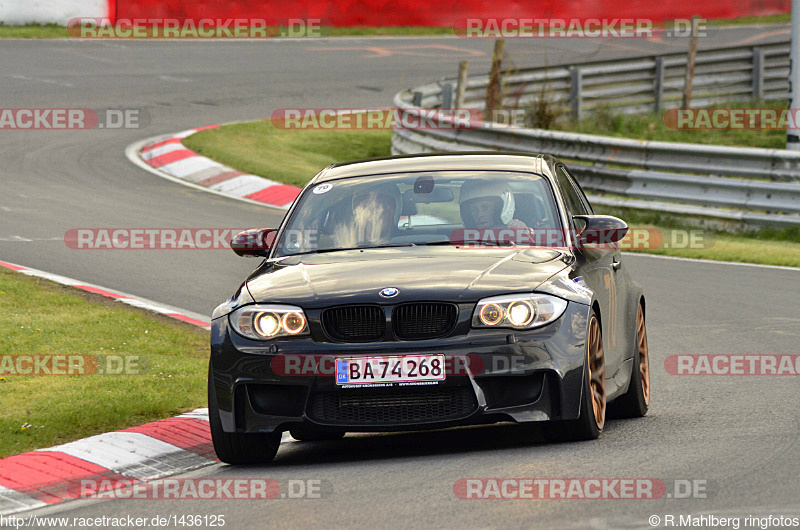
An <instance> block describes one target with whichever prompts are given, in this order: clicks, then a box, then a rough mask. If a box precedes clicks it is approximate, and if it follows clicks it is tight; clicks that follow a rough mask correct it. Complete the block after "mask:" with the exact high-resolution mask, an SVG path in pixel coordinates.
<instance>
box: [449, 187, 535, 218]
mask: <svg viewBox="0 0 800 530" xmlns="http://www.w3.org/2000/svg"><path fill="white" fill-rule="evenodd" d="M459 202H460V206H461V219H462V220H463V221H464V226H465V227H466V228H514V229H525V228H528V227H527V226H525V223H523V222H522V221H520V220H519V219H514V211H515V208H516V207H515V204H514V194H513V193H512V192H511V188H509V186H508V184H506V183H503V182H492V181H489V180H468V181H466V182H464V184H462V185H461V193H460V196H459Z"/></svg>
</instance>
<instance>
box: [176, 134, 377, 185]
mask: <svg viewBox="0 0 800 530" xmlns="http://www.w3.org/2000/svg"><path fill="white" fill-rule="evenodd" d="M391 138H392V131H391V130H341V129H337V130H310V129H294V130H290V129H280V128H277V127H275V126H274V125H273V123H272V121H271V120H264V121H254V122H248V123H238V124H234V125H226V126H223V127H217V128H214V129H207V130H205V131H201V132H199V133H197V134H193V135H192V136H190V137H189V138H187V139H186V140H184V144H185V145H186V146H187V147H188V148H189V149H191V150H193V151H195V152H197V153H200V154H201V155H203V156H207V157H208V158H213V159H214V160H216V161H217V162H220V163H222V164H225V165H227V166H230V167H233V168H235V169H238V170H239V171H244V172H245V173H252V174H254V175H262V176H264V177H267V178H269V179H272V180H277V181H279V182H284V183H286V184H292V185H294V186H298V187H303V186H305V184H306V182H308V181H309V180H310V179H311V177H313V176H314V175H316V174H317V172H318V171H319V170H321V169H322V168H324V167H325V166H327V165H329V164H335V163H337V162H346V161H348V160H357V159H360V158H370V157H375V156H386V155H388V154H389V146H390V142H391Z"/></svg>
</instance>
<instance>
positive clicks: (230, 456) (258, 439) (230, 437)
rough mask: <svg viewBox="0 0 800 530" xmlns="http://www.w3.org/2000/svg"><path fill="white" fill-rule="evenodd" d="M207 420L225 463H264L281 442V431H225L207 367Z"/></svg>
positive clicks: (219, 456) (275, 451)
mask: <svg viewBox="0 0 800 530" xmlns="http://www.w3.org/2000/svg"><path fill="white" fill-rule="evenodd" d="M208 421H209V423H210V425H211V440H212V441H213V442H214V451H216V453H217V458H219V459H220V460H221V461H222V462H225V463H226V464H238V465H244V464H265V463H268V462H272V460H273V459H274V458H275V455H276V454H277V453H278V446H280V444H281V433H280V432H272V433H241V432H225V431H224V430H222V421H221V420H220V419H219V407H218V406H217V395H216V391H215V390H214V384H213V383H212V378H211V366H209V368H208Z"/></svg>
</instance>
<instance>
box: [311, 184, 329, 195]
mask: <svg viewBox="0 0 800 530" xmlns="http://www.w3.org/2000/svg"><path fill="white" fill-rule="evenodd" d="M331 188H333V184H320V185H319V186H317V187H316V188H314V189H313V190H312V191H313V192H314V193H316V194H317V195H319V194H320V193H327V192H329V191H331Z"/></svg>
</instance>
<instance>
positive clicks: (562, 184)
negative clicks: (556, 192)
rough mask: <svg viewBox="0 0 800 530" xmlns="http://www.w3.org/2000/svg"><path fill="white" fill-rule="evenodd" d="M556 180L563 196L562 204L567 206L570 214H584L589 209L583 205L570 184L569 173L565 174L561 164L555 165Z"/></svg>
mask: <svg viewBox="0 0 800 530" xmlns="http://www.w3.org/2000/svg"><path fill="white" fill-rule="evenodd" d="M556 180H557V181H558V187H559V188H561V194H562V195H563V196H564V204H565V205H566V207H567V210H568V211H569V213H570V215H586V214H588V213H589V210H588V209H587V208H586V206H585V205H584V203H583V201H582V200H581V198H580V197H579V196H578V192H577V191H575V187H574V186H573V185H572V182H571V179H570V178H569V175H567V173H566V171H565V170H564V168H563V166H556Z"/></svg>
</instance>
